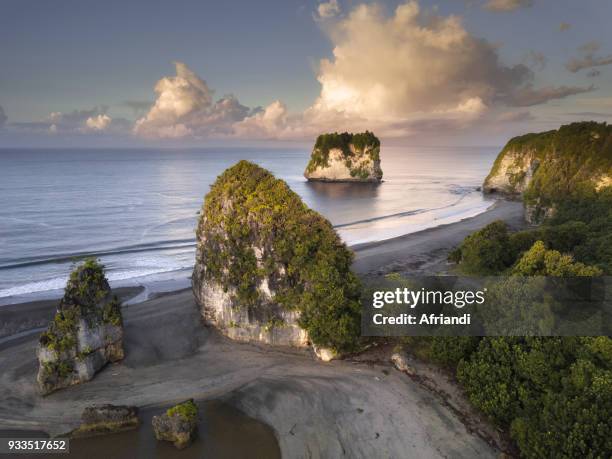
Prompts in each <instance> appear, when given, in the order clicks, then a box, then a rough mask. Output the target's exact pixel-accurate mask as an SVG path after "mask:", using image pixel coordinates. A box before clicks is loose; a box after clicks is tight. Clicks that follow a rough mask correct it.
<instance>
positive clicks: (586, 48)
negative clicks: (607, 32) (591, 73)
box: [565, 43, 612, 73]
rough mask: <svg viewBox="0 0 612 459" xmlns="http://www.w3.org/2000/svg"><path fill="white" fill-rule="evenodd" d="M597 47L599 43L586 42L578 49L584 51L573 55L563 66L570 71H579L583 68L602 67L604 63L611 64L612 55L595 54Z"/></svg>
mask: <svg viewBox="0 0 612 459" xmlns="http://www.w3.org/2000/svg"><path fill="white" fill-rule="evenodd" d="M598 49H599V45H598V44H596V43H587V44H586V45H583V46H582V47H580V50H581V51H583V52H584V53H586V54H585V55H584V56H581V57H574V58H572V59H570V60H569V61H568V62H567V64H565V67H566V68H567V69H568V70H569V71H570V72H572V73H576V72H579V71H580V70H583V69H590V68H593V67H603V66H604V65H610V64H612V55H608V56H595V54H594V53H595V52H596V51H597V50H598Z"/></svg>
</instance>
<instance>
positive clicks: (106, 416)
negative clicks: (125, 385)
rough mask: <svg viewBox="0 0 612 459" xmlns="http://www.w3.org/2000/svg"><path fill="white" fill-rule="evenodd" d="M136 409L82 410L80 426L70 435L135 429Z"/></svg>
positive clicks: (120, 407)
mask: <svg viewBox="0 0 612 459" xmlns="http://www.w3.org/2000/svg"><path fill="white" fill-rule="evenodd" d="M139 424H140V421H139V420H138V408H136V407H134V406H123V405H109V404H107V405H93V406H88V407H86V408H85V409H84V410H83V414H82V415H81V425H80V426H79V428H78V429H76V430H75V431H73V432H72V433H71V436H72V437H86V436H91V435H103V434H110V433H116V432H123V431H125V430H131V429H136V428H137V427H138V425H139Z"/></svg>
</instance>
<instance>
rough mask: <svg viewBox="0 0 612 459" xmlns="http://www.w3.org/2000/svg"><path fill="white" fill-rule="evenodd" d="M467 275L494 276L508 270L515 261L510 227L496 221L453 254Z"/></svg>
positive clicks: (475, 234)
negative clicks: (509, 232) (509, 231)
mask: <svg viewBox="0 0 612 459" xmlns="http://www.w3.org/2000/svg"><path fill="white" fill-rule="evenodd" d="M451 257H452V259H453V260H455V261H456V260H458V261H459V264H460V270H461V271H462V272H464V273H466V274H476V275H492V274H496V273H499V272H500V271H503V270H504V269H506V268H508V267H509V266H510V265H511V264H512V261H513V257H512V250H511V244H510V238H509V235H508V225H506V223H504V222H502V221H499V220H498V221H495V222H493V223H490V224H489V225H487V226H485V227H484V228H482V229H481V230H478V231H476V232H475V233H472V234H470V235H469V236H468V237H466V238H465V240H464V241H463V243H462V244H461V245H460V246H459V248H458V250H455V251H454V252H452V253H451Z"/></svg>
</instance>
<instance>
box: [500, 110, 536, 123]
mask: <svg viewBox="0 0 612 459" xmlns="http://www.w3.org/2000/svg"><path fill="white" fill-rule="evenodd" d="M533 119H534V116H533V115H532V114H531V112H528V111H521V112H504V113H500V114H499V115H498V117H497V121H501V122H504V123H517V122H521V121H531V120H533Z"/></svg>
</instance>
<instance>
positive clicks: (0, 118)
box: [0, 105, 8, 129]
mask: <svg viewBox="0 0 612 459" xmlns="http://www.w3.org/2000/svg"><path fill="white" fill-rule="evenodd" d="M7 119H8V117H7V116H6V114H5V113H4V109H3V108H2V105H0V129H2V127H3V126H4V125H5V124H6V120H7Z"/></svg>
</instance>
